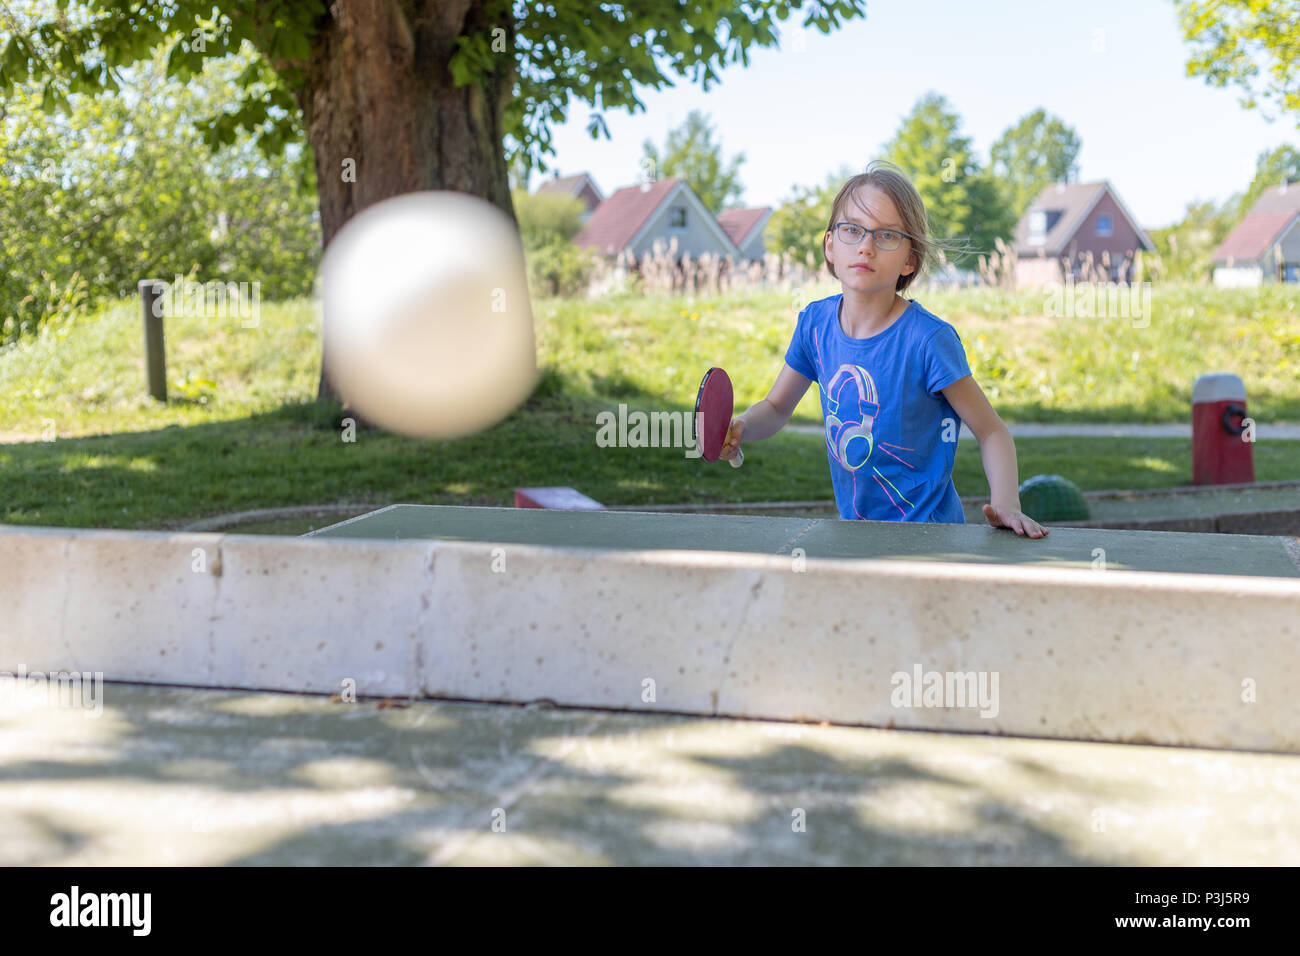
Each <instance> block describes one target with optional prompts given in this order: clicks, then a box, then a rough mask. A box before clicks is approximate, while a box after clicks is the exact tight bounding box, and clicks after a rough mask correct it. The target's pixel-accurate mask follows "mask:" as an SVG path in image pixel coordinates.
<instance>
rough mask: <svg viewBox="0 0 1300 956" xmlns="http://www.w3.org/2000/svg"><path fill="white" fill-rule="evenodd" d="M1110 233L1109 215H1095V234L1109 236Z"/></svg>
mask: <svg viewBox="0 0 1300 956" xmlns="http://www.w3.org/2000/svg"><path fill="white" fill-rule="evenodd" d="M1110 233H1111V228H1110V216H1098V217H1097V235H1099V236H1109V235H1110Z"/></svg>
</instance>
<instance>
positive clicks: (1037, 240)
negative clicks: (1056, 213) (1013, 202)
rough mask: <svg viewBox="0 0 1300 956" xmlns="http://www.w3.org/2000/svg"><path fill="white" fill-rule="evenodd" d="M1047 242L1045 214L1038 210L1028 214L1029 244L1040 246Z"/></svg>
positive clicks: (1043, 211)
mask: <svg viewBox="0 0 1300 956" xmlns="http://www.w3.org/2000/svg"><path fill="white" fill-rule="evenodd" d="M1046 241H1047V212H1046V211H1045V210H1042V209H1039V210H1037V211H1036V212H1031V213H1030V214H1029V244H1030V245H1033V246H1041V245H1042V244H1043V243H1045V242H1046Z"/></svg>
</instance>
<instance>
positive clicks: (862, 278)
mask: <svg viewBox="0 0 1300 956" xmlns="http://www.w3.org/2000/svg"><path fill="white" fill-rule="evenodd" d="M835 221H836V223H841V222H852V223H855V224H857V225H859V226H861V227H862V228H863V229H897V230H899V231H900V232H901V231H903V217H902V216H900V215H899V213H898V208H897V207H896V206H895V205H894V201H893V200H892V199H890V198H889V195H888V194H887V193H885V192H883V191H881V190H880V189H877V188H876V187H875V186H863V187H861V188H860V189H858V190H857V191H856V192H855V193H853V194H852V196H851V197H850V199H849V201H848V202H846V203H845V204H844V208H842V209H841V210H840V212H839V215H838V216H836V219H835ZM825 242H826V261H827V262H829V263H830V264H831V265H832V266H834V267H835V275H836V277H837V278H838V279H839V280H840V282H841V283H842V284H843V285H844V286H845V287H846V288H851V289H854V290H857V291H860V292H875V291H878V290H880V289H891V290H893V289H896V288H897V287H898V277H899V276H905V275H910V274H911V273H912V271H913V270H914V269H915V268H916V257H915V256H914V255H913V251H912V240H910V239H907V238H904V239H903V241H902V242H900V243H899V244H898V248H897V249H894V250H892V251H885V250H883V249H878V248H877V247H876V242H875V237H874V236H870V235H867V236H863V237H862V241H861V242H859V243H858V244H857V245H854V244H853V243H851V242H846V241H844V240H843V239H842V238H840V235H839V230H838V229H837V228H834V227H832V229H831V231H830V233H829V234H828V235H827V236H826V239H825Z"/></svg>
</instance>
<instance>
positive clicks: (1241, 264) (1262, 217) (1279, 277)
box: [1214, 179, 1300, 288]
mask: <svg viewBox="0 0 1300 956" xmlns="http://www.w3.org/2000/svg"><path fill="white" fill-rule="evenodd" d="M1297 222H1300V182H1294V181H1292V180H1289V179H1284V180H1283V181H1282V184H1281V185H1279V186H1273V187H1272V188H1270V189H1266V190H1264V192H1263V193H1262V194H1261V195H1260V197H1259V199H1258V200H1257V201H1256V202H1255V205H1254V206H1252V207H1251V209H1250V212H1249V213H1247V214H1246V216H1245V218H1244V219H1242V220H1241V222H1239V223H1237V225H1236V226H1235V227H1234V228H1233V230H1232V232H1230V233H1228V236H1227V238H1226V239H1224V240H1223V242H1222V243H1220V244H1219V248H1217V249H1215V250H1214V284H1215V285H1216V286H1220V287H1223V288H1233V287H1238V286H1256V285H1260V284H1262V283H1265V282H1300V227H1298V226H1297Z"/></svg>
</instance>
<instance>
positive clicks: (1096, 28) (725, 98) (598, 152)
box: [531, 0, 1300, 229]
mask: <svg viewBox="0 0 1300 956" xmlns="http://www.w3.org/2000/svg"><path fill="white" fill-rule="evenodd" d="M805 15H806V14H805ZM801 20H802V16H801V15H800V14H798V13H796V14H795V15H793V16H792V17H790V18H789V19H788V20H786V21H785V23H784V24H782V25H781V26H780V34H781V43H780V49H777V48H776V47H768V48H757V47H751V48H750V53H749V66H748V67H745V66H744V65H743V64H741V63H740V62H736V63H734V64H732V63H728V64H726V65H725V66H724V67H723V68H722V69H720V70H718V71H717V73H718V75H719V77H720V78H721V83H719V84H715V85H712V86H711V87H710V90H709V92H707V93H705V92H704V91H703V88H702V86H701V84H700V83H692V82H691V79H690V74H689V73H688V75H687V76H685V77H679V76H677V74H676V73H675V72H673V71H672V70H671V69H669V68H668V67H666V66H665V65H662V61H661V67H660V69H661V71H664V72H666V73H667V74H668V76H669V78H670V79H671V80H672V82H673V83H674V84H675V86H674V87H665V88H664V89H662V90H658V91H656V90H653V89H650V88H648V87H638V88H637V96H638V98H639V99H640V100H641V101H642V102H643V103H644V104H645V107H646V109H645V111H643V112H638V113H636V114H635V115H633V114H629V113H628V112H627V111H626V110H623V109H619V110H607V111H605V112H604V116H605V122H606V124H607V126H608V128H609V133H610V137H611V138H610V139H605V138H604V137H603V136H602V137H601V138H600V139H598V140H593V139H592V138H591V136H590V135H589V134H588V132H587V130H586V126H587V121H588V118H589V117H590V115H591V114H592V113H593V112H594V110H593V108H592V107H591V106H590V105H588V104H587V103H584V102H582V101H579V100H571V101H570V104H569V109H568V113H569V116H568V120H567V121H566V122H565V123H564V124H563V125H561V126H556V127H554V128H553V129H552V136H553V146H554V148H555V155H554V156H548V157H546V162H547V165H548V166H549V167H550V168H549V169H548V171H547V173H545V174H541V173H538V172H536V171H535V172H534V173H533V176H532V180H531V186H532V188H536V187H537V185H538V184H539V183H540V182H541V181H542V178H543V177H547V178H549V177H550V176H552V175H553V174H554V172H555V170H557V169H558V170H559V171H560V173H561V175H570V174H573V173H579V172H589V173H591V175H592V177H593V178H594V179H595V181H596V184H597V186H598V187H599V188H600V190H601V192H602V193H603V194H604V195H606V196H608V195H609V194H610V193H612V192H613V191H614V190H615V189H618V188H619V187H622V186H629V185H632V184H634V183H636V182H638V181H639V177H640V174H641V170H640V165H639V164H640V160H641V156H642V143H643V141H644V140H645V139H647V138H649V139H650V140H651V141H652V142H654V143H655V145H656V146H657V147H658V148H660V149H662V147H663V144H664V141H665V139H666V137H667V135H668V131H669V130H670V129H672V128H673V127H676V126H679V125H680V124H681V123H682V122H683V121H684V120H685V119H686V116H687V114H689V113H690V111H691V110H693V109H699V110H703V111H704V112H706V113H707V114H709V116H710V119H711V120H712V122H713V125H714V129H715V135H714V139H715V141H716V142H720V143H721V145H722V155H723V158H724V159H728V160H729V159H730V158H731V157H732V156H734V155H736V154H737V153H744V155H745V162H744V164H743V165H742V166H741V167H740V179H741V182H742V184H743V185H744V187H745V192H744V195H743V196H742V197H741V199H740V202H741V203H742V204H744V205H749V206H773V207H775V206H777V205H779V204H780V203H781V202H782V200H784V199H785V198H787V197H788V196H789V195H790V189H791V187H792V186H793V185H796V184H798V185H803V186H811V185H820V184H821V183H823V182H824V181H825V179H826V177H827V175H828V174H830V173H832V172H834V171H836V170H839V169H840V168H841V167H842V166H845V165H848V166H851V167H853V168H855V169H860V168H861V167H863V166H865V165H866V163H867V162H869V161H870V160H871V159H873V158H875V157H876V156H877V155H878V154H879V151H880V148H881V146H882V145H883V144H884V143H885V142H886V141H887V140H889V139H890V138H891V137H892V136H893V135H894V133H895V132H896V131H897V129H898V126H899V124H900V123H901V122H902V120H903V118H904V117H905V116H906V115H907V114H908V113H909V112H910V111H911V109H912V107H913V106H915V104H916V101H917V100H918V99H920V98H921V97H922V96H923V95H924V94H925V93H926V92H928V91H935V92H937V93H939V94H941V95H943V96H944V97H945V98H946V99H947V101H948V104H949V108H950V109H954V110H955V111H956V112H957V114H958V115H959V116H960V117H961V120H962V125H961V128H960V132H961V133H962V134H963V135H966V136H968V137H970V139H971V144H972V146H973V147H974V150H975V154H976V156H977V158H978V159H979V161H980V162H981V163H984V164H987V162H988V154H989V148H990V147H991V146H992V144H993V142H994V141H995V140H996V139H997V138H998V137H999V136H1000V135H1001V134H1002V133H1003V132H1004V131H1005V130H1006V129H1007V127H1009V126H1011V125H1012V124H1014V123H1015V122H1016V121H1017V120H1018V119H1020V118H1021V117H1022V116H1024V115H1025V114H1027V113H1030V112H1032V111H1033V110H1035V109H1038V108H1039V107H1042V108H1043V109H1045V110H1047V112H1049V113H1051V114H1054V115H1056V116H1058V117H1060V118H1061V119H1062V120H1064V121H1065V122H1066V123H1067V124H1068V125H1069V126H1072V127H1073V128H1074V130H1075V131H1076V133H1077V134H1078V136H1079V138H1080V140H1081V141H1082V148H1081V150H1080V152H1079V158H1078V165H1079V181H1080V182H1094V181H1097V180H1102V179H1108V180H1110V182H1111V184H1112V185H1113V186H1114V187H1115V188H1116V189H1117V190H1118V191H1119V194H1120V196H1121V197H1122V199H1123V201H1124V203H1125V205H1127V206H1128V208H1129V209H1130V210H1131V211H1132V213H1133V215H1134V216H1135V217H1137V219H1138V222H1139V225H1141V226H1142V227H1143V228H1144V229H1157V228H1162V227H1164V226H1168V225H1170V224H1172V223H1174V222H1177V221H1178V220H1180V219H1181V218H1182V215H1183V211H1184V209H1185V208H1186V206H1187V204H1188V203H1190V202H1193V201H1201V200H1205V199H1213V200H1215V201H1216V202H1221V201H1223V200H1224V199H1226V198H1228V196H1230V195H1231V194H1233V193H1234V192H1241V191H1243V190H1245V189H1246V187H1247V186H1248V185H1249V184H1250V180H1251V177H1252V175H1253V173H1254V169H1255V161H1256V157H1257V156H1258V154H1259V153H1260V152H1262V151H1264V150H1270V149H1273V148H1275V147H1277V146H1280V145H1282V144H1284V143H1286V144H1290V145H1292V146H1295V147H1297V148H1300V132H1298V131H1297V121H1298V120H1300V117H1296V116H1295V115H1294V114H1292V115H1290V116H1288V115H1286V114H1281V115H1279V111H1278V110H1277V107H1276V106H1273V105H1266V106H1265V107H1264V109H1263V110H1261V109H1260V108H1255V109H1250V110H1247V109H1245V108H1243V107H1242V106H1241V105H1240V103H1239V99H1240V96H1241V93H1240V91H1239V90H1238V89H1237V88H1232V87H1229V88H1224V89H1216V88H1214V87H1211V86H1209V85H1207V84H1206V82H1205V80H1204V79H1203V78H1201V77H1189V76H1187V75H1186V63H1187V60H1188V58H1189V55H1190V53H1191V47H1190V46H1189V45H1188V44H1187V43H1186V42H1185V41H1184V40H1183V39H1182V34H1181V31H1180V30H1179V27H1178V20H1177V14H1176V11H1175V7H1174V4H1173V3H1172V2H1171V0H1097V2H1093V3H1087V4H1085V3H1075V2H1064V0H985V2H981V3H972V2H970V0H961V2H954V0H869V2H868V3H867V4H866V17H865V18H858V19H854V20H851V21H849V22H848V24H847V25H845V26H841V27H840V28H839V29H837V30H834V31H832V32H831V33H830V34H829V35H827V34H823V33H821V32H820V31H819V30H817V29H816V28H815V27H812V28H808V29H803V28H802V27H801V26H800V25H799V24H800V23H801ZM724 33H725V31H724ZM1270 117H1272V119H1271V120H1270Z"/></svg>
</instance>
